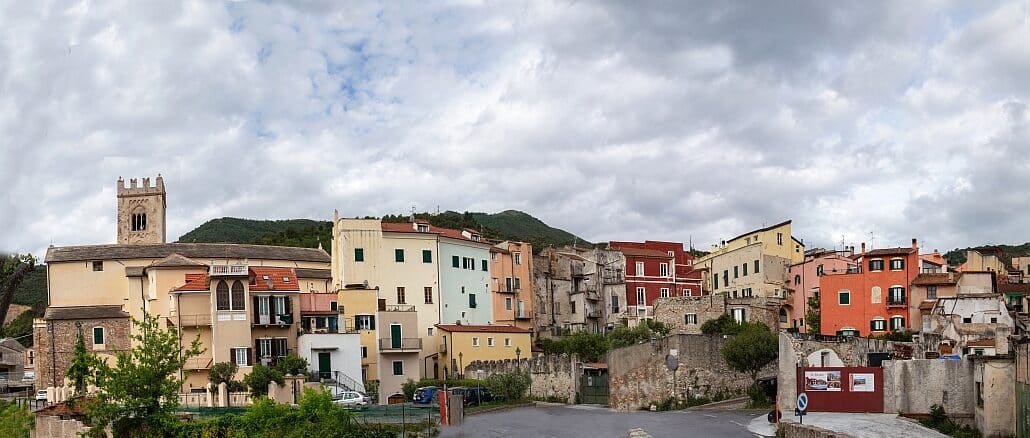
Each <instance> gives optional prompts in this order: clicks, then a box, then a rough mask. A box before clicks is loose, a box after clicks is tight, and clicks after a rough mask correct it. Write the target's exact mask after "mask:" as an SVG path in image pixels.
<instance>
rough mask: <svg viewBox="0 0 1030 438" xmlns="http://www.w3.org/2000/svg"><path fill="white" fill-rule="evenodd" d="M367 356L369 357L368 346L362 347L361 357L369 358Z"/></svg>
mask: <svg viewBox="0 0 1030 438" xmlns="http://www.w3.org/2000/svg"><path fill="white" fill-rule="evenodd" d="M367 357H368V347H361V358H362V359H364V358H367Z"/></svg>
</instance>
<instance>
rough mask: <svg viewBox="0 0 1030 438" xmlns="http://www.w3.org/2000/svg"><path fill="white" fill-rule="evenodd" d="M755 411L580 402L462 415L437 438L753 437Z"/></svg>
mask: <svg viewBox="0 0 1030 438" xmlns="http://www.w3.org/2000/svg"><path fill="white" fill-rule="evenodd" d="M757 414H758V412H756V411H670V412H618V411H614V410H611V409H608V408H605V407H597V406H584V405H572V406H565V405H537V406H536V407H526V408H519V409H512V410H508V411H500V412H492V413H488V414H480V415H473V416H470V417H465V423H464V424H463V425H461V426H460V427H446V428H444V429H443V431H442V434H441V436H442V437H469V438H471V437H477V438H478V437H489V438H493V437H562V438H564V437H584V438H608V437H612V438H614V437H619V438H626V437H633V438H646V437H653V438H664V437H754V436H755V434H753V433H750V432H748V430H747V424H748V422H749V421H751V419H752V418H754V417H755V415H757Z"/></svg>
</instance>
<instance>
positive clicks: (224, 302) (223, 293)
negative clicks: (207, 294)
mask: <svg viewBox="0 0 1030 438" xmlns="http://www.w3.org/2000/svg"><path fill="white" fill-rule="evenodd" d="M215 299H216V301H217V305H218V310H229V284H227V283H226V282H225V280H222V281H219V282H218V286H217V287H216V288H215Z"/></svg>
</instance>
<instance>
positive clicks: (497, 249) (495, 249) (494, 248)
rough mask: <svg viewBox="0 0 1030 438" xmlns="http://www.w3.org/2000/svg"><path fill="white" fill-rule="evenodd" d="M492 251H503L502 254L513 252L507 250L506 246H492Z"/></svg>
mask: <svg viewBox="0 0 1030 438" xmlns="http://www.w3.org/2000/svg"><path fill="white" fill-rule="evenodd" d="M490 252H496V253H501V254H511V251H508V250H506V249H504V248H498V247H496V246H491V247H490Z"/></svg>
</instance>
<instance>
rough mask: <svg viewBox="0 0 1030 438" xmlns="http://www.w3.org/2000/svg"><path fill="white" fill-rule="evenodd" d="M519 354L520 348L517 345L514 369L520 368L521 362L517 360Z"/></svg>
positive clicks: (520, 353) (520, 352)
mask: <svg viewBox="0 0 1030 438" xmlns="http://www.w3.org/2000/svg"><path fill="white" fill-rule="evenodd" d="M520 356H522V349H521V348H519V347H515V369H516V370H520V369H522V362H519V357H520Z"/></svg>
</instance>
